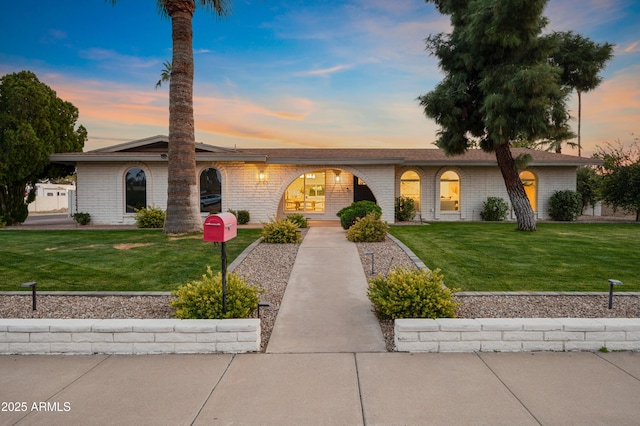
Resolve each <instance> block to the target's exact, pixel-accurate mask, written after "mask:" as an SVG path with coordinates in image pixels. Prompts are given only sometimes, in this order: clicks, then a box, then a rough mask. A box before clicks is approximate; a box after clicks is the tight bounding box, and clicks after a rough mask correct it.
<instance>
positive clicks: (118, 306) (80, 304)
mask: <svg viewBox="0 0 640 426" xmlns="http://www.w3.org/2000/svg"><path fill="white" fill-rule="evenodd" d="M356 245H357V247H358V251H359V253H360V258H361V260H362V267H363V270H364V272H365V274H366V276H367V277H370V276H371V267H372V264H371V261H372V258H373V268H374V274H379V273H383V274H386V272H387V271H388V270H389V269H390V268H391V267H392V266H394V265H396V266H405V267H415V265H414V264H413V262H412V260H411V259H410V258H409V256H408V255H407V254H406V253H405V252H404V251H403V250H402V249H401V248H400V247H399V246H398V245H397V244H396V243H395V242H393V241H392V240H390V239H387V240H386V241H384V242H382V243H357V244H356ZM298 247H299V245H298V244H266V243H261V244H258V245H257V246H256V247H255V248H254V250H253V251H252V252H251V253H249V254H248V255H247V256H246V257H245V259H244V260H243V261H242V262H241V263H240V265H238V267H237V268H236V269H235V272H236V273H237V274H239V275H241V276H243V277H245V279H246V280H247V282H248V283H249V284H251V285H255V286H257V287H259V288H261V289H262V290H263V291H264V292H263V293H262V294H261V295H260V300H261V301H263V302H268V303H270V304H271V306H270V307H268V308H262V309H261V324H262V336H261V337H262V346H261V349H262V351H264V349H265V348H266V345H267V343H268V342H269V338H270V336H271V330H272V329H273V326H274V324H275V320H276V316H277V314H278V309H279V308H280V304H281V302H282V297H283V296H284V292H285V289H286V286H287V282H288V280H289V275H290V273H291V269H292V268H293V264H294V262H295V259H296V255H297V253H298ZM370 253H373V256H372V255H371V254H370ZM30 295H31V293H29V292H25V295H19V296H13V295H0V318H98V319H106V318H171V316H172V311H171V308H170V306H169V300H170V296H100V297H96V296H45V295H39V296H38V299H37V301H38V310H37V311H32V310H31V297H30ZM455 297H456V300H457V301H459V302H460V303H461V305H460V307H459V308H458V312H457V313H458V317H459V318H545V317H549V318H553V317H556V318H559V317H572V318H606V317H615V318H637V317H640V297H639V296H637V295H624V293H616V295H615V297H614V307H613V309H608V295H606V294H597V293H595V294H591V295H572V294H559V295H523V294H513V295H497V296H496V295H456V296H455ZM380 326H381V329H382V332H383V335H384V337H385V341H386V344H387V350H390V351H391V350H393V321H384V320H383V321H380Z"/></svg>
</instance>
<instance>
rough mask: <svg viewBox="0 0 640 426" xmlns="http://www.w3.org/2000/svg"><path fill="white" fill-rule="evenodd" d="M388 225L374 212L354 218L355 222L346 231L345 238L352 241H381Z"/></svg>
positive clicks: (385, 234) (384, 236)
mask: <svg viewBox="0 0 640 426" xmlns="http://www.w3.org/2000/svg"><path fill="white" fill-rule="evenodd" d="M388 230H389V226H388V225H387V223H386V222H383V221H381V220H380V218H379V217H377V216H376V214H375V213H369V214H368V215H366V216H365V217H359V218H357V219H356V223H354V224H353V226H352V227H351V228H349V230H348V231H347V240H349V241H353V242H354V243H377V242H382V241H384V239H385V238H386V236H387V231H388Z"/></svg>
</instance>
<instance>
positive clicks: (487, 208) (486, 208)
mask: <svg viewBox="0 0 640 426" xmlns="http://www.w3.org/2000/svg"><path fill="white" fill-rule="evenodd" d="M508 214H509V204H508V203H507V202H506V201H505V200H503V199H502V198H500V197H489V198H487V201H485V202H484V203H483V204H482V211H481V212H480V217H481V218H482V220H486V221H489V222H497V221H501V220H505V219H506V218H507V215H508Z"/></svg>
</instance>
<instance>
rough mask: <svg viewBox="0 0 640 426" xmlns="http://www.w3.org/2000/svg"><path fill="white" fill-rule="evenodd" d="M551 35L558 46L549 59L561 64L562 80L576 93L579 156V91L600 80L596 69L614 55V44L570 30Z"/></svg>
mask: <svg viewBox="0 0 640 426" xmlns="http://www.w3.org/2000/svg"><path fill="white" fill-rule="evenodd" d="M554 36H555V37H557V41H558V47H559V49H558V51H557V52H556V54H555V55H553V57H552V62H554V63H555V64H556V65H558V66H560V67H561V68H562V75H561V77H560V79H561V81H562V84H564V85H566V86H568V87H569V88H571V89H575V91H576V93H577V94H578V156H579V157H581V156H582V143H581V141H580V128H581V126H582V93H584V92H589V91H591V90H593V89H595V88H596V87H598V86H599V85H600V83H601V82H602V77H600V76H599V75H598V73H599V72H600V71H601V70H602V69H603V68H604V66H605V64H606V63H607V62H608V61H609V60H610V59H611V58H612V57H613V45H612V44H609V43H603V44H599V43H595V42H593V41H591V40H590V39H588V38H586V37H582V36H581V35H580V34H575V33H574V32H573V31H568V32H564V33H555V34H554Z"/></svg>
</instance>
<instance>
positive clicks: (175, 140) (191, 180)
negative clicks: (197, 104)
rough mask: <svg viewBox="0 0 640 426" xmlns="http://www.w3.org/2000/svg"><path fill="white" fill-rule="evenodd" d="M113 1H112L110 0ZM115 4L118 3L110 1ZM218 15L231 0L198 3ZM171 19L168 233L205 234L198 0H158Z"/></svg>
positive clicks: (163, 12) (166, 231)
mask: <svg viewBox="0 0 640 426" xmlns="http://www.w3.org/2000/svg"><path fill="white" fill-rule="evenodd" d="M107 1H109V0H107ZM110 1H111V3H112V4H115V3H116V2H117V0H110ZM197 3H198V4H199V5H200V6H201V7H203V8H206V9H209V10H211V11H213V12H214V14H215V15H217V16H224V15H227V14H228V13H229V10H230V3H231V0H198V2H197ZM158 9H159V10H160V14H161V15H162V16H165V17H169V18H170V19H171V38H172V41H173V57H172V60H171V75H170V77H171V78H170V79H169V152H168V170H169V175H168V182H167V187H168V189H167V214H166V219H165V224H164V233H165V234H186V233H189V232H199V231H202V217H201V216H200V202H199V193H198V177H197V175H196V145H195V129H194V127H195V126H194V119H193V22H192V21H193V13H194V12H195V10H196V0H158Z"/></svg>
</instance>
